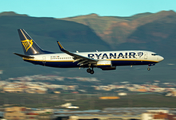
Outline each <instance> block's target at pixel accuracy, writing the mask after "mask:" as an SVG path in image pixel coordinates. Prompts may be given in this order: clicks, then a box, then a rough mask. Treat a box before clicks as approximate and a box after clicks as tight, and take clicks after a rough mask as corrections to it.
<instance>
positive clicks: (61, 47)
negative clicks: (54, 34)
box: [57, 41, 65, 51]
mask: <svg viewBox="0 0 176 120" xmlns="http://www.w3.org/2000/svg"><path fill="white" fill-rule="evenodd" d="M57 44H58V46H59V48H60V50H61V51H65V49H64V47H63V46H62V45H61V43H60V42H59V41H57Z"/></svg>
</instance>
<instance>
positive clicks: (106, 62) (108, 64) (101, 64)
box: [97, 60, 112, 68]
mask: <svg viewBox="0 0 176 120" xmlns="http://www.w3.org/2000/svg"><path fill="white" fill-rule="evenodd" d="M111 66H112V64H111V61H109V60H99V61H98V62H97V67H99V68H102V67H111Z"/></svg>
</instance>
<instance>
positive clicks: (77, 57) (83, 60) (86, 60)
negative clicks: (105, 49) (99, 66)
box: [57, 41, 98, 66]
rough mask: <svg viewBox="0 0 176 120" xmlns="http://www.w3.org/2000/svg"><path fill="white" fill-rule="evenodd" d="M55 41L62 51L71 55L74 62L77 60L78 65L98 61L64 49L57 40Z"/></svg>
mask: <svg viewBox="0 0 176 120" xmlns="http://www.w3.org/2000/svg"><path fill="white" fill-rule="evenodd" d="M57 43H58V45H59V48H60V50H61V51H62V52H64V53H67V54H68V55H71V56H73V59H74V62H78V65H80V66H85V65H89V64H96V63H97V62H98V60H95V59H92V58H89V57H85V56H82V55H78V54H75V53H72V52H70V51H68V50H66V49H64V47H63V46H62V45H61V44H60V42H59V41H57Z"/></svg>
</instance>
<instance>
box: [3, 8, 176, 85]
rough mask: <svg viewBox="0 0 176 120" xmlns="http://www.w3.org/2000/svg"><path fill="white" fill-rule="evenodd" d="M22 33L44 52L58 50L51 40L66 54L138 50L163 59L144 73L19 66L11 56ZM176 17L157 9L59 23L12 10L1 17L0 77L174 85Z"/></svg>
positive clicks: (19, 50) (142, 68) (122, 69)
mask: <svg viewBox="0 0 176 120" xmlns="http://www.w3.org/2000/svg"><path fill="white" fill-rule="evenodd" d="M19 28H23V29H25V30H26V31H27V32H28V33H29V34H30V36H31V37H32V38H33V39H34V40H35V41H36V42H37V43H38V44H39V45H40V46H41V47H42V48H43V49H46V50H49V51H52V52H60V50H59V48H58V46H57V43H56V41H60V42H61V43H62V45H63V46H64V47H65V48H67V49H68V50H70V51H76V50H78V51H95V50H99V51H102V50H126V49H135V50H136V49H142V50H150V51H154V52H157V53H158V54H160V55H162V56H164V58H165V60H164V61H163V62H161V63H159V64H157V65H156V66H154V67H152V71H150V72H148V71H147V70H146V68H147V66H135V67H132V68H131V67H129V66H128V67H117V70H115V71H102V70H100V69H96V70H95V74H94V75H91V76H90V74H87V73H86V69H80V70H79V69H77V68H75V69H73V68H69V69H61V68H49V67H43V66H35V65H32V64H30V63H26V62H24V61H23V60H22V59H21V58H19V57H18V56H15V55H13V52H17V53H23V51H22V47H21V44H20V40H19V36H18V33H17V29H19ZM175 29H176V13H175V12H174V11H161V12H158V13H141V14H137V15H134V16H131V17H118V16H98V15H97V14H90V15H83V16H76V17H69V18H63V19H57V18H47V17H41V18H38V17H30V16H27V15H20V14H16V13H14V12H5V13H0V60H1V63H0V69H2V70H3V71H4V73H3V74H2V75H1V76H0V77H1V78H2V79H6V78H9V77H18V76H25V75H34V74H59V75H61V76H82V77H96V78H98V79H100V80H102V81H104V82H110V81H112V82H116V81H136V82H140V81H151V80H162V81H174V80H175V70H176V67H175V65H176V62H175V61H176V57H175V51H176V47H175V37H176V36H175V34H176V33H175Z"/></svg>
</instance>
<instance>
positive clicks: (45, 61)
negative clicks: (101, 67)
mask: <svg viewBox="0 0 176 120" xmlns="http://www.w3.org/2000/svg"><path fill="white" fill-rule="evenodd" d="M23 60H28V61H39V62H43V61H45V62H74V60H36V59H29V58H23ZM106 60H109V61H141V62H143V61H145V62H155V63H158V61H154V60H139V59H106Z"/></svg>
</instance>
